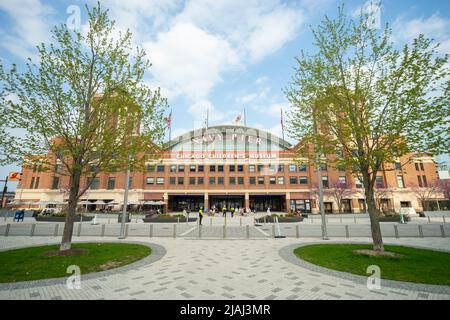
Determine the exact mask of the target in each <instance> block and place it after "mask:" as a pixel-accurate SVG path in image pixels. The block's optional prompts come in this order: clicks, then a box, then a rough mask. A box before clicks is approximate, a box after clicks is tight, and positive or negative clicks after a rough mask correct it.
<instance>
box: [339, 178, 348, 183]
mask: <svg viewBox="0 0 450 320" xmlns="http://www.w3.org/2000/svg"><path fill="white" fill-rule="evenodd" d="M346 183H347V177H346V176H339V184H346Z"/></svg>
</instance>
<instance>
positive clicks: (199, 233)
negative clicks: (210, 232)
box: [198, 225, 202, 238]
mask: <svg viewBox="0 0 450 320" xmlns="http://www.w3.org/2000/svg"><path fill="white" fill-rule="evenodd" d="M198 237H199V238H201V237H202V226H201V225H199V226H198Z"/></svg>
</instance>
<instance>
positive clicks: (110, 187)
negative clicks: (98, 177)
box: [107, 177, 116, 190]
mask: <svg viewBox="0 0 450 320" xmlns="http://www.w3.org/2000/svg"><path fill="white" fill-rule="evenodd" d="M115 187H116V178H114V177H109V178H108V186H107V189H108V190H113V189H114V188H115Z"/></svg>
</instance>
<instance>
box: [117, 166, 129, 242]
mask: <svg viewBox="0 0 450 320" xmlns="http://www.w3.org/2000/svg"><path fill="white" fill-rule="evenodd" d="M129 188H130V165H129V159H128V168H127V174H126V177H125V193H124V196H123V209H122V222H121V224H120V236H119V239H125V224H126V218H127V217H126V215H127V207H128V189H129Z"/></svg>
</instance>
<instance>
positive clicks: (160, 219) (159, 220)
mask: <svg viewBox="0 0 450 320" xmlns="http://www.w3.org/2000/svg"><path fill="white" fill-rule="evenodd" d="M142 220H143V221H144V222H149V223H177V222H178V218H175V217H153V218H144V219H142ZM194 221H197V218H189V220H188V222H194ZM180 222H186V218H180Z"/></svg>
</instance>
